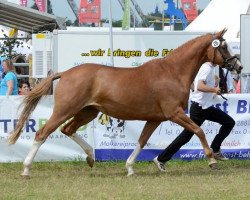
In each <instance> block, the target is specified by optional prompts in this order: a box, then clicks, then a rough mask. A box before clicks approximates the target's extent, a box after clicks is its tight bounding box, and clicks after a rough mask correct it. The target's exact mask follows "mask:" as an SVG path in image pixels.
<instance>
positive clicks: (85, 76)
mask: <svg viewBox="0 0 250 200" xmlns="http://www.w3.org/2000/svg"><path fill="white" fill-rule="evenodd" d="M225 31H226V30H225V29H223V30H222V31H220V32H217V33H214V34H206V35H203V36H200V37H197V38H195V39H193V40H191V41H189V42H187V43H185V44H183V45H182V46H180V47H179V48H177V49H175V50H174V51H173V52H172V53H171V54H170V55H168V56H167V57H165V58H159V59H154V60H152V61H149V62H147V63H145V64H143V65H141V66H139V67H136V68H116V67H107V66H103V65H99V64H83V65H80V66H77V67H74V68H71V69H69V70H67V71H65V72H62V73H57V74H55V75H52V76H50V77H48V78H46V79H44V80H43V81H42V82H41V83H40V84H38V85H37V86H36V87H35V88H34V89H33V90H32V91H31V92H30V93H29V94H28V95H27V96H26V97H25V99H24V101H23V104H24V108H23V110H22V112H21V115H20V119H19V121H18V123H17V126H16V127H15V129H14V131H13V132H12V134H11V135H10V137H9V143H10V144H14V143H15V142H16V141H17V139H18V137H19V136H20V134H21V132H22V129H23V126H24V123H25V122H26V121H27V119H28V118H29V116H30V114H31V112H32V111H33V110H34V109H35V107H36V106H37V104H38V102H39V100H40V99H41V98H42V97H43V96H44V95H47V94H49V93H50V91H51V88H52V85H53V81H54V80H56V79H59V78H60V81H59V82H58V84H57V86H56V88H55V92H54V109H53V113H52V116H51V117H50V119H49V120H48V121H47V123H46V124H45V125H44V126H43V127H42V128H41V129H39V130H38V131H37V133H36V136H35V139H34V143H33V145H32V147H31V150H30V152H29V153H28V155H27V157H26V158H25V161H24V171H23V173H22V175H23V176H27V177H29V174H30V172H29V171H30V167H31V164H32V161H33V159H34V157H35V155H36V153H37V151H38V149H39V148H40V146H41V145H42V144H43V143H44V142H45V140H46V139H47V138H48V136H49V135H50V134H51V133H52V132H54V131H55V130H56V129H57V128H58V127H59V126H60V125H61V124H63V123H65V121H67V120H69V119H70V120H69V122H68V123H67V124H66V125H64V126H63V127H62V129H61V131H62V133H64V134H65V135H67V136H69V137H70V138H71V139H73V140H74V141H75V142H76V143H78V144H79V145H80V146H81V147H82V149H83V150H84V151H85V152H86V154H87V162H88V164H89V165H90V166H91V167H92V166H93V164H94V156H93V149H92V147H91V146H90V145H89V144H88V143H87V142H86V141H84V140H83V139H82V138H80V137H79V136H78V135H77V134H76V130H77V129H78V128H79V127H80V126H82V125H83V124H87V123H89V122H90V121H92V120H93V119H94V118H96V116H97V114H98V113H99V112H103V113H105V114H107V115H110V116H112V117H115V118H119V119H123V120H145V121H147V122H146V124H145V127H144V129H143V131H142V133H141V135H140V138H139V141H138V143H139V144H138V146H137V147H136V149H135V150H134V151H133V153H132V154H131V156H130V157H129V158H128V160H127V163H126V166H127V169H128V175H131V174H133V173H134V171H133V168H132V164H133V163H134V161H135V159H136V157H137V155H138V154H139V152H140V151H141V149H142V148H143V147H144V145H145V144H146V142H147V141H148V139H149V137H150V136H151V134H152V133H153V132H154V130H155V129H156V128H157V127H158V126H159V124H160V123H161V122H162V121H166V120H171V121H173V122H175V123H177V124H179V125H180V126H182V127H184V128H186V129H188V130H189V131H192V132H194V133H195V134H196V135H197V136H198V137H199V139H200V141H201V144H202V145H203V148H204V151H205V154H206V156H207V157H208V159H209V165H210V166H211V167H214V166H216V161H215V159H214V158H213V154H212V151H211V149H210V148H209V146H208V143H207V140H206V137H205V134H204V132H203V131H202V129H201V128H200V127H199V126H197V125H196V124H195V123H194V122H193V121H192V120H191V119H190V118H189V117H188V116H187V115H186V114H185V112H184V110H185V108H186V107H187V105H188V98H189V91H190V85H191V84H192V82H193V80H194V78H195V76H196V74H197V73H198V70H199V68H200V66H201V65H202V63H204V62H206V61H211V62H213V63H216V64H218V65H220V66H223V65H224V66H225V67H227V68H230V70H232V68H234V69H235V70H236V71H237V72H238V73H239V72H240V71H241V68H242V67H241V64H240V62H239V61H238V60H237V59H236V58H235V57H233V56H232V55H231V54H230V52H229V51H228V49H227V44H226V42H225V41H224V39H223V34H224V33H225Z"/></svg>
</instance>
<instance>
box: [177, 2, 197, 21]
mask: <svg viewBox="0 0 250 200" xmlns="http://www.w3.org/2000/svg"><path fill="white" fill-rule="evenodd" d="M181 6H182V10H183V11H184V13H185V15H186V18H187V20H188V21H189V22H190V21H193V20H194V19H195V18H196V17H197V16H198V10H197V7H196V0H181Z"/></svg>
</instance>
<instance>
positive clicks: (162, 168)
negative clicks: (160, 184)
mask: <svg viewBox="0 0 250 200" xmlns="http://www.w3.org/2000/svg"><path fill="white" fill-rule="evenodd" d="M153 161H154V163H155V165H156V166H157V167H158V169H159V170H160V171H161V172H166V171H167V170H166V168H165V164H164V163H162V162H160V161H158V156H156V157H155V158H154V159H153Z"/></svg>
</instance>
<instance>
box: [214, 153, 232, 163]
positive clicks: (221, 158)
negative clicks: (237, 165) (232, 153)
mask: <svg viewBox="0 0 250 200" xmlns="http://www.w3.org/2000/svg"><path fill="white" fill-rule="evenodd" d="M214 158H215V159H216V160H222V161H226V160H229V158H227V157H225V156H224V155H223V154H222V153H221V151H218V152H217V153H214Z"/></svg>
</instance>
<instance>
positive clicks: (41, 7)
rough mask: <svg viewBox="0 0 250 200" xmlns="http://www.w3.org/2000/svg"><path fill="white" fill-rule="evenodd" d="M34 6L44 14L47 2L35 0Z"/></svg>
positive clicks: (45, 0)
mask: <svg viewBox="0 0 250 200" xmlns="http://www.w3.org/2000/svg"><path fill="white" fill-rule="evenodd" d="M35 3H36V6H37V7H38V10H39V11H40V12H46V3H47V0H35Z"/></svg>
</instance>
